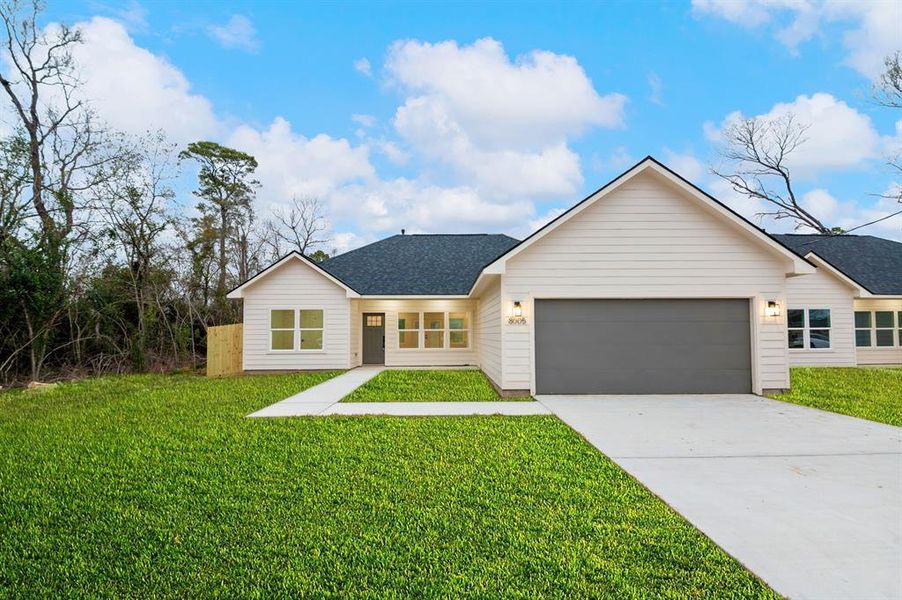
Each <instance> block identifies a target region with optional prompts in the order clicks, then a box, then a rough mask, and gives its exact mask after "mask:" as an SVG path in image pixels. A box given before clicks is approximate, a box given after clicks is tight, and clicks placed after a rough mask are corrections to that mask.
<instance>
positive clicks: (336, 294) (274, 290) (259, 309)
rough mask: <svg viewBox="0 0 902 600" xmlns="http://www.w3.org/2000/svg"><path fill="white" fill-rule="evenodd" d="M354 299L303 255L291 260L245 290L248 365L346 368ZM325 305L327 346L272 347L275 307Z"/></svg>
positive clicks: (250, 368) (256, 367) (252, 367)
mask: <svg viewBox="0 0 902 600" xmlns="http://www.w3.org/2000/svg"><path fill="white" fill-rule="evenodd" d="M350 307H351V301H350V300H349V299H348V297H347V295H346V293H345V290H344V289H343V288H342V287H341V286H339V285H337V284H335V283H333V282H331V281H329V280H328V279H326V278H325V277H323V276H322V275H321V274H320V273H317V272H316V271H314V270H313V269H312V268H311V267H309V266H307V265H304V264H302V263H300V262H299V261H295V260H293V261H289V262H287V263H285V264H283V265H282V266H281V267H279V268H278V269H276V270H275V271H273V272H271V273H269V274H268V275H267V276H266V277H263V278H262V279H260V280H258V281H256V282H254V283H253V284H251V285H250V286H249V287H248V288H247V289H245V290H244V369H245V370H246V371H253V370H283V369H284V370H307V369H346V368H348V367H349V357H350V337H351V336H350V310H351V308H350ZM279 308H313V309H322V310H323V328H324V331H323V350H322V351H307V352H299V351H295V352H285V351H282V352H273V351H271V350H270V348H269V324H270V320H269V319H270V311H271V310H273V309H279Z"/></svg>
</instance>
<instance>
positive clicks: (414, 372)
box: [342, 369, 532, 402]
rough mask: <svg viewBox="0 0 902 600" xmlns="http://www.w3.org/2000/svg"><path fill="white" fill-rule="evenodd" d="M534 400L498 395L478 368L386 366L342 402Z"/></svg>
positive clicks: (526, 397) (527, 397)
mask: <svg viewBox="0 0 902 600" xmlns="http://www.w3.org/2000/svg"><path fill="white" fill-rule="evenodd" d="M498 400H514V401H522V400H532V398H530V397H529V396H525V397H504V398H502V397H501V396H499V395H498V392H496V391H495V388H493V387H492V384H491V383H489V380H488V378H487V377H486V376H485V374H484V373H483V372H482V371H479V370H476V369H387V370H385V371H382V372H381V373H379V374H378V375H376V376H375V377H373V378H372V379H370V380H369V381H368V382H366V383H365V384H363V385H362V386H360V387H359V388H357V389H356V390H354V391H353V392H351V393H350V394H348V395H347V396H345V397H344V398H343V399H342V402H493V401H498Z"/></svg>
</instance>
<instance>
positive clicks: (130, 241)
mask: <svg viewBox="0 0 902 600" xmlns="http://www.w3.org/2000/svg"><path fill="white" fill-rule="evenodd" d="M122 160H125V161H127V164H126V165H124V167H125V168H117V169H115V173H114V174H113V175H112V176H110V177H108V178H104V179H103V180H102V181H101V182H100V184H99V185H96V186H95V187H94V188H93V190H92V193H93V194H94V196H95V200H96V203H97V207H98V209H99V210H100V211H101V212H102V214H103V219H104V229H105V233H106V235H105V236H104V237H103V239H107V240H110V241H111V242H112V245H113V251H114V253H116V254H118V255H120V257H121V259H124V261H125V263H126V267H127V268H126V272H127V274H128V279H129V288H130V291H131V295H132V297H131V298H130V299H128V301H130V302H133V303H134V307H135V314H136V316H137V335H136V336H134V339H130V338H131V336H129V335H126V336H124V337H125V339H126V340H127V341H128V342H129V343H130V345H131V347H132V348H133V352H132V355H133V357H134V358H135V362H136V365H135V366H136V367H137V368H139V369H143V368H144V366H145V353H146V350H147V347H146V346H147V333H148V332H147V323H146V321H147V319H146V314H147V312H148V311H149V310H151V309H153V308H155V301H154V299H153V298H152V297H151V296H152V294H153V292H154V287H153V285H152V276H153V273H154V272H155V270H157V269H159V268H161V267H162V264H161V261H160V258H159V257H160V254H161V252H162V250H163V247H162V244H161V243H160V238H161V236H162V235H163V234H164V233H165V232H166V230H167V229H168V228H169V223H170V217H169V210H168V209H169V206H168V205H169V203H170V202H171V201H172V200H173V198H174V197H175V192H174V191H173V189H172V187H171V184H172V181H173V180H174V179H175V178H176V176H177V158H176V152H175V146H174V145H172V144H170V143H168V142H167V141H166V138H165V135H164V134H163V133H162V132H157V133H156V134H151V135H148V136H147V137H145V138H144V139H141V140H138V141H137V143H136V144H135V145H134V147H133V148H132V149H131V151H130V152H129V153H128V154H127V155H124V156H123V157H122Z"/></svg>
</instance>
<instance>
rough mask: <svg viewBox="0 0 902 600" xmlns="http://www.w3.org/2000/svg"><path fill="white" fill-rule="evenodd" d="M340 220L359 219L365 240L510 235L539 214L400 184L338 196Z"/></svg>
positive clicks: (461, 190)
mask: <svg viewBox="0 0 902 600" xmlns="http://www.w3.org/2000/svg"><path fill="white" fill-rule="evenodd" d="M332 209H333V211H334V213H335V215H336V216H337V218H338V219H353V220H355V221H356V223H357V224H358V226H359V227H360V230H361V231H362V232H363V233H364V235H371V236H376V237H381V236H383V235H386V234H391V233H397V232H398V231H400V230H401V229H402V228H403V229H406V230H407V232H408V233H418V232H431V233H433V232H434V233H473V232H495V231H510V230H512V229H514V228H516V227H519V226H521V225H522V223H523V219H524V218H530V217H531V216H532V215H533V214H534V207H533V205H532V203H530V202H528V201H524V202H520V203H497V202H489V201H487V200H485V199H484V198H483V197H481V196H480V194H479V193H478V192H477V191H476V190H475V189H473V188H471V187H468V186H453V187H445V186H437V185H430V184H427V183H424V182H422V181H420V180H413V179H407V178H403V177H402V178H397V179H391V180H378V181H371V182H368V183H366V184H354V185H348V186H345V187H343V188H341V189H339V190H336V192H335V193H334V194H333V195H332Z"/></svg>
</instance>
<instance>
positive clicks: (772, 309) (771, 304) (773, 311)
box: [764, 300, 780, 317]
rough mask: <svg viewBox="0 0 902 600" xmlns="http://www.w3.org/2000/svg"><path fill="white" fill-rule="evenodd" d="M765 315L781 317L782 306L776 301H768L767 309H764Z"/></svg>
mask: <svg viewBox="0 0 902 600" xmlns="http://www.w3.org/2000/svg"><path fill="white" fill-rule="evenodd" d="M764 314H765V315H767V316H768V317H779V316H780V305H779V304H778V303H777V301H776V300H768V301H767V308H765V309H764Z"/></svg>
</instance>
